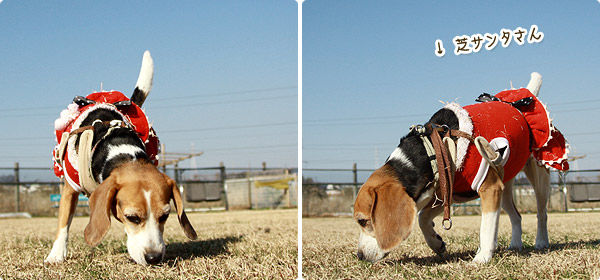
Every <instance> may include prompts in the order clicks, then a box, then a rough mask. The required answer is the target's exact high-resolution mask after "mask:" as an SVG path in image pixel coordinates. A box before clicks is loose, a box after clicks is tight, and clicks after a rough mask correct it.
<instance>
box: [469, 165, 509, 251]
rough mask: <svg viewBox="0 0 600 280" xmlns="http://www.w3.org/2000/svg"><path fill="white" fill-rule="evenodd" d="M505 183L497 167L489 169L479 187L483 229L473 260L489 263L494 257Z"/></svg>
mask: <svg viewBox="0 0 600 280" xmlns="http://www.w3.org/2000/svg"><path fill="white" fill-rule="evenodd" d="M503 188H504V185H503V184H502V180H501V179H500V177H499V176H498V173H497V172H496V170H495V169H491V168H490V169H489V170H488V173H487V176H486V178H485V180H484V181H483V183H482V184H481V187H480V188H479V196H480V197H481V229H480V232H479V251H478V252H477V255H475V258H474V259H473V262H476V263H487V262H489V261H490V260H491V259H492V255H493V254H494V251H495V250H496V244H497V241H498V220H499V218H500V200H501V199H502V189H503Z"/></svg>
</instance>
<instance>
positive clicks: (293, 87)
mask: <svg viewBox="0 0 600 280" xmlns="http://www.w3.org/2000/svg"><path fill="white" fill-rule="evenodd" d="M297 88H298V87H297V86H281V87H272V88H261V89H249V90H238V91H226V92H219V93H211V94H192V95H182V96H173V97H168V98H167V97H165V98H156V99H153V100H155V101H162V100H177V99H189V98H199V97H208V96H224V95H236V94H246V93H260V92H270V91H280V90H288V89H297Z"/></svg>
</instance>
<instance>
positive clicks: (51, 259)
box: [44, 252, 66, 264]
mask: <svg viewBox="0 0 600 280" xmlns="http://www.w3.org/2000/svg"><path fill="white" fill-rule="evenodd" d="M65 258H66V253H65V254H64V255H62V254H60V255H55V254H52V252H50V254H48V256H47V257H46V259H45V260H44V263H47V264H54V263H61V262H64V261H65Z"/></svg>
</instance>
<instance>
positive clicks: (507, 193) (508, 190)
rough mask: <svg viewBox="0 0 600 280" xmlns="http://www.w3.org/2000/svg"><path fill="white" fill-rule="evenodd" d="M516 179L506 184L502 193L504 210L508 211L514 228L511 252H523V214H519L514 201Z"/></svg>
mask: <svg viewBox="0 0 600 280" xmlns="http://www.w3.org/2000/svg"><path fill="white" fill-rule="evenodd" d="M514 181H515V180H514V179H511V180H510V181H508V182H506V183H504V191H503V192H502V209H504V211H506V214H508V217H509V218H510V224H511V226H512V235H511V240H510V246H509V247H508V248H509V249H511V250H521V249H523V241H522V240H521V236H522V235H523V229H522V227H521V214H519V210H517V207H516V206H515V202H514V200H513V194H512V190H513V183H514Z"/></svg>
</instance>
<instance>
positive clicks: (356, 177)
mask: <svg viewBox="0 0 600 280" xmlns="http://www.w3.org/2000/svg"><path fill="white" fill-rule="evenodd" d="M352 175H353V180H352V182H353V183H354V188H353V189H354V192H353V196H352V202H354V201H356V195H357V194H358V169H357V168H356V162H355V163H353V164H352Z"/></svg>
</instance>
